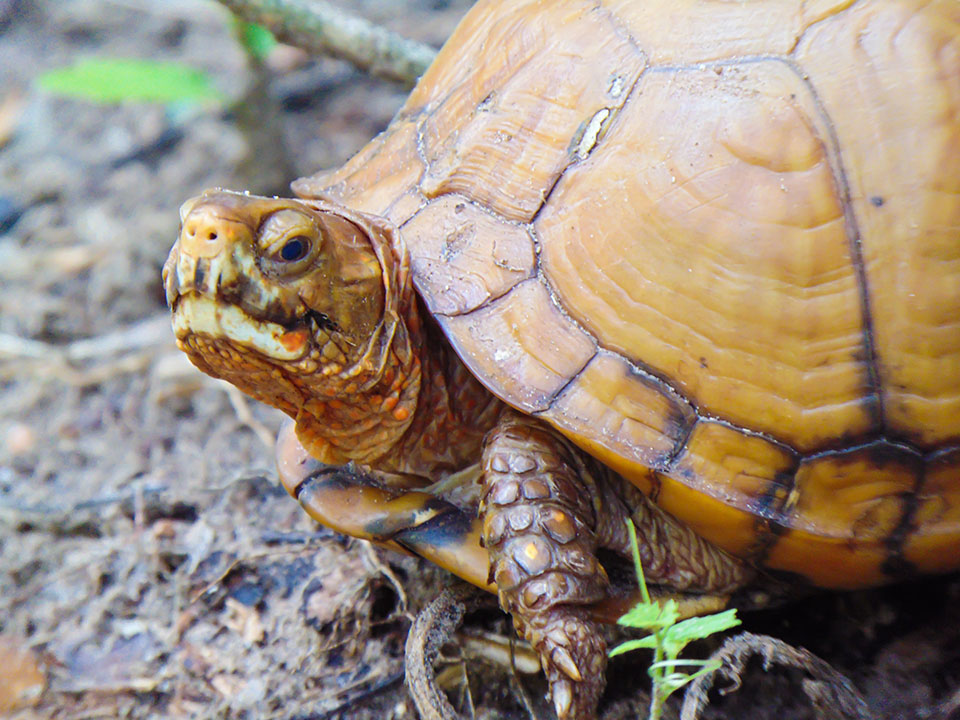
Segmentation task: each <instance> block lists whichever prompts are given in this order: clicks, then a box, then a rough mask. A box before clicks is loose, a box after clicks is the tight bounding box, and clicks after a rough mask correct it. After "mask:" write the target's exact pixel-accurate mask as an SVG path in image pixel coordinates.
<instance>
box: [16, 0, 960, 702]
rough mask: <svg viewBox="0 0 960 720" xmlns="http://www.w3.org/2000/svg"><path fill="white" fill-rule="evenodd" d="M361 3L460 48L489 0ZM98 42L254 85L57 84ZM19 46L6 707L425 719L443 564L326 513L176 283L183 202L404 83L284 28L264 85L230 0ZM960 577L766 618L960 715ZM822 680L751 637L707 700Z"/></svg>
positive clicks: (389, 97) (631, 681)
mask: <svg viewBox="0 0 960 720" xmlns="http://www.w3.org/2000/svg"><path fill="white" fill-rule="evenodd" d="M342 4H343V5H344V6H345V7H349V8H351V9H353V10H354V11H358V12H361V13H363V14H365V15H366V16H368V17H370V18H372V19H374V20H376V21H378V22H382V23H383V24H385V25H388V26H390V27H392V28H394V29H396V30H398V31H400V32H402V33H403V34H406V35H408V36H410V37H415V38H418V39H422V40H425V41H427V42H431V43H433V44H435V45H439V43H440V42H442V40H443V38H444V37H446V35H447V34H448V33H449V31H450V29H451V28H452V27H453V24H454V23H455V22H456V20H457V19H458V18H459V16H460V15H461V14H462V13H463V12H464V10H465V8H466V6H468V5H469V2H467V0H458V1H454V2H445V1H444V0H432V1H431V0H407V2H405V3H403V4H401V3H400V2H397V1H395V0H394V1H391V0H364V1H363V2H357V1H356V0H354V1H352V2H351V1H349V0H343V3H342ZM86 56H104V57H106V56H109V57H141V58H151V59H160V60H174V61H177V62H182V63H186V64H189V65H192V66H195V67H198V68H202V69H204V70H206V71H207V72H209V73H210V74H211V75H212V76H213V77H214V78H215V79H216V83H217V86H218V88H219V89H220V90H221V91H222V92H223V93H224V94H225V96H226V97H227V98H228V100H227V101H225V102H223V103H220V104H210V105H206V106H197V105H194V106H190V107H182V106H168V107H164V106H159V105H148V104H132V103H131V104H124V105H122V106H103V105H95V104H92V103H88V102H84V101H81V100H73V99H66V98H60V97H55V96H53V95H51V94H49V93H47V92H44V91H42V90H40V89H39V88H38V86H37V83H36V79H37V77H38V76H39V75H40V74H42V73H43V72H44V71H46V70H49V69H52V68H56V67H60V66H63V65H65V64H69V63H71V62H73V61H74V60H75V59H77V58H80V57H86ZM0 58H2V61H0V383H2V384H0V715H2V714H3V712H4V710H5V709H9V704H10V703H11V702H12V700H11V698H13V697H19V698H20V702H21V704H27V705H30V706H28V707H26V708H22V709H20V710H15V711H11V714H10V716H11V717H16V718H33V717H38V718H87V717H120V716H123V717H132V718H146V717H157V716H163V717H229V718H273V717H279V718H307V717H314V718H320V717H350V718H374V717H375V718H381V719H382V718H406V717H413V714H414V713H413V708H412V704H411V701H410V700H409V698H408V696H407V694H406V691H405V690H404V688H403V685H402V680H401V677H402V671H403V643H404V639H405V636H406V631H407V629H408V628H409V625H410V617H411V613H414V612H415V611H416V610H417V609H418V608H419V607H420V606H422V604H423V603H424V601H425V600H426V599H429V597H431V596H432V595H433V594H434V593H435V592H436V591H438V590H439V589H440V588H441V587H442V586H443V584H444V582H445V578H444V576H443V574H442V573H440V572H437V571H435V570H432V569H431V568H429V567H427V566H425V565H423V564H420V563H418V562H416V561H414V560H412V559H409V558H401V557H399V556H395V555H392V554H390V553H387V552H384V551H379V550H374V549H373V548H372V547H371V546H369V545H368V544H366V543H363V542H357V541H353V540H349V539H346V538H342V537H339V536H336V535H334V534H333V533H330V532H327V531H324V530H321V529H318V528H317V527H316V526H315V525H314V524H313V523H312V522H311V521H309V519H308V518H307V517H306V516H305V515H303V514H302V513H301V511H300V510H299V507H298V506H297V504H296V503H295V502H294V501H293V500H291V499H290V498H288V497H287V496H286V494H285V493H284V492H283V491H282V490H281V489H279V488H278V485H277V483H276V481H275V475H274V470H273V468H272V461H271V448H270V447H269V446H270V441H271V440H270V439H271V436H272V435H273V433H274V431H275V429H276V427H277V426H278V423H279V419H280V418H279V415H278V413H276V412H274V411H272V410H270V409H268V408H265V407H262V406H259V405H257V404H255V403H253V402H248V401H246V400H244V399H243V398H242V397H240V396H239V395H238V394H236V393H235V392H233V391H231V390H230V389H229V388H227V387H226V386H225V385H223V384H221V383H219V382H217V381H214V380H211V379H208V378H206V377H204V376H202V375H201V374H200V373H198V372H196V371H195V370H193V368H192V367H190V366H189V364H187V363H186V361H185V360H184V358H183V357H181V355H180V353H178V351H177V350H176V349H175V348H174V346H173V342H172V337H171V334H170V332H169V328H168V322H167V317H166V311H165V307H164V304H163V293H162V290H161V287H160V282H159V272H160V266H161V264H162V262H163V260H164V258H165V256H166V253H167V251H168V249H169V247H170V245H171V243H172V241H173V239H174V235H175V232H176V229H177V222H178V218H177V212H176V210H177V207H178V206H179V204H180V203H181V202H182V201H183V200H184V199H186V198H188V197H190V196H192V195H194V194H196V193H197V192H199V191H201V190H203V189H204V188H207V187H211V186H225V187H232V188H247V189H250V190H254V191H261V192H264V191H267V192H271V191H274V190H277V189H278V188H279V187H280V186H282V184H283V183H284V182H285V181H287V180H289V179H291V178H292V177H296V176H297V175H300V174H307V173H310V172H313V171H314V170H316V169H317V168H320V167H328V166H331V165H335V164H337V163H339V162H342V161H343V160H344V159H345V158H347V157H349V156H350V155H351V154H352V153H353V152H355V151H356V150H357V149H358V148H359V147H360V146H361V145H362V144H363V143H364V142H365V141H366V140H368V139H369V138H370V137H372V136H373V135H374V134H375V133H376V132H378V131H379V130H381V129H382V128H383V127H385V126H386V124H387V122H388V121H389V119H390V117H391V116H392V114H393V113H394V112H395V111H396V109H397V108H398V107H399V105H400V103H401V102H402V100H403V98H404V95H405V91H404V90H403V89H402V88H398V87H396V86H394V85H390V84H388V83H385V82H380V81H376V80H372V79H370V78H368V77H365V76H364V75H363V74H361V73H359V72H357V71H355V70H353V69H352V68H350V67H348V66H346V65H344V64H342V63H339V62H335V61H332V60H322V61H315V62H309V61H307V59H306V58H304V57H302V56H300V55H298V53H297V52H296V51H293V50H292V49H289V48H281V49H279V50H278V51H276V52H275V53H274V55H273V56H272V57H271V58H270V65H271V70H270V74H269V78H268V83H267V86H266V88H267V89H266V94H260V95H256V96H253V95H249V93H256V92H257V88H256V83H255V82H254V80H255V78H254V74H253V73H252V72H251V70H250V68H249V67H248V64H247V61H246V59H245V56H244V54H243V52H242V50H241V49H240V47H239V46H238V44H237V42H236V41H235V39H234V37H233V35H232V31H231V27H230V25H229V23H228V20H227V14H226V13H225V12H224V11H223V10H222V9H221V8H220V7H219V6H217V5H216V4H215V3H213V2H207V1H205V0H167V1H165V2H151V1H149V0H38V1H36V2H29V1H28V0H19V1H18V0H0ZM245 99H246V102H244V100H245ZM271 108H272V111H271ZM251 111H252V112H251ZM284 146H285V147H287V148H291V149H293V150H295V151H294V152H289V153H287V154H286V155H285V154H284V153H282V152H280V151H279V150H278V148H282V147H284ZM958 600H960V582H958V581H957V580H956V579H955V578H954V579H949V578H948V579H934V580H926V581H923V582H919V583H915V584H911V585H904V586H901V587H897V588H892V589H887V590H883V591H876V592H871V593H858V594H850V595H820V596H814V597H811V598H808V599H806V600H803V601H800V602H798V603H795V604H794V605H792V606H790V607H787V608H781V609H779V610H776V611H768V612H765V613H755V614H752V615H750V616H748V617H747V618H745V624H746V626H747V627H749V629H751V630H753V631H755V632H766V633H769V634H771V635H773V636H775V637H778V638H780V639H782V640H784V641H786V642H789V643H791V644H794V645H798V646H804V647H806V648H807V649H809V650H810V651H812V652H814V653H816V654H817V655H819V656H820V657H822V658H823V659H825V660H826V661H827V662H829V663H830V664H831V665H833V666H834V668H836V669H837V670H839V671H840V672H843V673H844V674H845V675H847V676H848V677H849V678H850V679H851V680H852V681H853V683H854V684H855V685H856V686H857V687H858V688H859V689H860V691H861V692H862V693H863V694H864V695H865V697H866V698H867V701H868V702H869V704H870V706H871V708H872V710H871V712H873V713H874V715H875V717H877V718H891V719H892V718H918V719H919V718H941V719H946V718H960V710H958V707H960V619H958V613H957V612H956V608H957V605H958ZM468 622H470V623H471V624H473V625H475V626H477V625H483V626H484V627H485V628H487V629H490V628H493V629H495V630H499V631H501V632H505V631H506V628H507V627H508V625H507V623H505V622H504V621H503V620H502V618H499V617H498V616H497V615H495V614H491V613H481V614H480V615H474V616H472V618H471V619H469V620H468ZM713 647H714V646H706V645H705V646H703V647H700V648H696V650H698V651H699V653H700V654H701V655H703V654H707V653H708V652H709V651H710V650H712V649H713ZM645 660H646V658H644V657H641V656H636V657H633V658H630V657H628V658H626V659H625V660H621V661H618V662H616V663H614V664H613V666H612V668H611V674H610V677H611V689H610V692H609V693H608V700H607V702H608V704H610V705H611V706H616V703H617V702H618V701H622V700H623V699H624V698H626V697H628V696H629V695H631V694H632V693H633V692H634V691H635V689H637V688H640V687H642V686H643V679H642V678H643V677H644V665H643V663H644V661H645ZM454 667H456V666H454ZM479 667H480V665H479V664H478V663H470V664H468V666H467V673H468V676H469V678H470V680H469V683H470V688H471V689H472V691H473V694H474V700H475V702H477V704H478V709H477V715H478V716H489V717H523V716H524V715H523V713H522V710H521V705H520V702H519V701H518V700H517V699H516V697H515V695H514V693H513V692H512V691H511V689H510V687H511V683H512V682H513V681H512V680H511V679H510V676H509V673H507V672H505V671H502V670H497V671H489V672H488V671H487V670H482V671H478V670H477V668H479ZM4 668H7V669H6V670H4ZM478 672H479V673H480V674H478ZM803 680H804V678H803V673H802V672H800V671H797V670H789V669H780V668H773V667H771V668H770V669H769V670H766V669H765V668H764V665H763V663H762V662H759V661H755V662H752V663H751V664H749V665H748V667H747V669H746V671H745V674H744V676H743V678H742V687H741V688H740V690H739V691H738V692H735V693H731V694H729V695H726V696H721V695H720V694H719V693H717V692H716V691H714V692H713V693H712V694H711V695H710V696H709V705H708V708H707V710H706V711H705V713H704V714H703V717H710V718H741V717H743V718H746V717H750V718H779V720H786V719H792V718H798V719H799V718H808V717H810V718H812V717H818V716H817V715H814V714H813V711H812V710H810V703H809V702H808V700H807V695H805V694H804V691H803V686H804V685H803V682H802V681H803ZM524 683H525V684H527V685H528V686H529V687H530V688H531V689H530V694H531V695H532V696H534V697H535V698H536V696H537V695H538V693H540V692H542V688H541V687H540V686H538V685H537V682H536V681H535V680H531V679H524ZM717 684H718V685H721V686H722V685H723V681H718V683H717ZM4 703H7V705H4ZM31 703H32V705H31ZM484 708H486V709H484ZM634 716H635V717H636V716H637V715H634ZM821 716H822V717H829V716H830V715H829V713H828V714H827V715H821Z"/></svg>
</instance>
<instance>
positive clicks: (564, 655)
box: [550, 647, 583, 682]
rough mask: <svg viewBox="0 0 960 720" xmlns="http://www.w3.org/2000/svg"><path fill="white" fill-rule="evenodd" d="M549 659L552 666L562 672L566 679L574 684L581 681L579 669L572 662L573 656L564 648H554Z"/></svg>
mask: <svg viewBox="0 0 960 720" xmlns="http://www.w3.org/2000/svg"><path fill="white" fill-rule="evenodd" d="M550 659H551V660H552V661H553V664H554V665H556V666H557V667H558V668H560V669H561V670H563V673H564V674H565V675H566V676H567V677H568V678H570V679H571V680H573V681H575V682H582V681H583V675H581V674H580V669H579V668H578V667H577V663H576V662H574V660H573V656H572V655H571V654H570V651H569V650H567V649H566V648H565V647H556V648H554V649H553V652H552V653H551V654H550Z"/></svg>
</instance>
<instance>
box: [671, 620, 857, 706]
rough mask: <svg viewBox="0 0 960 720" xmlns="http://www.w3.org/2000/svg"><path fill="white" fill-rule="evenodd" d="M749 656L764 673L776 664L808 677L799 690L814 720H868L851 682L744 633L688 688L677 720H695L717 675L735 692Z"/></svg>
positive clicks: (813, 659) (805, 656)
mask: <svg viewBox="0 0 960 720" xmlns="http://www.w3.org/2000/svg"><path fill="white" fill-rule="evenodd" d="M753 655H759V656H760V657H762V658H763V667H764V670H767V669H769V668H770V667H771V666H772V665H774V664H778V665H783V666H785V667H790V668H797V669H799V670H803V671H804V672H806V673H807V674H808V675H809V676H810V677H808V678H806V679H804V681H803V691H804V692H805V693H806V695H807V697H808V698H809V699H810V704H811V705H812V706H813V709H814V714H815V715H816V717H817V718H821V719H822V720H870V718H871V717H872V715H871V714H870V710H869V708H868V707H867V703H866V701H864V699H863V697H862V696H861V695H860V693H859V692H857V690H856V688H855V687H854V686H853V683H851V682H850V680H848V679H847V678H846V677H845V676H843V675H841V674H840V673H839V672H837V671H836V670H834V669H833V668H832V667H831V666H830V665H828V664H827V663H826V662H824V661H823V660H821V659H820V658H818V657H817V656H816V655H813V654H811V653H809V652H807V651H806V650H804V649H803V648H795V647H793V646H792V645H788V644H787V643H785V642H783V641H781V640H777V639H776V638H772V637H769V636H767V635H754V634H752V633H746V632H745V633H741V634H739V635H737V636H735V637H732V638H730V639H729V640H727V641H726V642H725V643H724V644H723V645H722V646H721V647H720V649H719V650H717V651H716V652H715V653H714V654H713V655H712V656H711V658H710V659H711V660H719V661H720V662H721V663H723V664H722V665H721V666H720V667H719V668H718V669H717V670H715V671H714V672H711V673H708V674H706V675H703V676H701V677H700V678H698V679H697V680H695V681H694V682H693V684H691V685H690V688H689V689H688V690H687V692H686V694H685V696H684V699H683V707H682V709H681V711H680V720H698V718H699V717H700V714H701V713H702V712H703V710H704V708H706V706H707V705H708V704H709V702H710V700H709V697H708V693H709V692H710V688H711V687H713V684H714V680H715V678H716V676H717V674H718V673H719V674H721V675H722V676H723V677H725V678H726V679H728V680H729V681H730V683H731V687H730V688H729V690H728V692H729V691H733V690H737V689H739V687H740V683H741V675H742V673H743V670H744V668H745V667H746V665H747V661H748V660H749V659H750V658H751V657H752V656H753Z"/></svg>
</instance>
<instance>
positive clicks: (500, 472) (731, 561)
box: [480, 411, 752, 720]
mask: <svg viewBox="0 0 960 720" xmlns="http://www.w3.org/2000/svg"><path fill="white" fill-rule="evenodd" d="M482 468H483V476H482V478H483V479H482V482H483V496H482V501H481V505H480V515H481V518H482V519H483V542H484V546H485V547H486V548H487V550H488V551H489V553H490V577H489V579H490V580H491V581H495V582H496V585H497V591H498V595H499V599H500V606H501V607H502V608H503V609H504V610H505V611H506V612H509V613H510V614H511V615H512V616H513V619H514V625H515V627H516V629H517V632H518V633H519V634H520V635H521V636H522V637H523V638H525V639H526V640H527V641H529V642H530V644H531V645H532V646H533V647H534V649H535V650H536V651H537V652H538V653H539V655H540V658H541V664H542V665H543V667H544V671H545V672H546V675H547V679H548V680H549V682H550V691H551V695H552V699H553V704H554V707H555V708H556V711H557V716H558V717H559V718H561V720H564V719H574V718H576V719H577V720H586V719H588V718H593V717H595V714H596V706H597V701H598V700H599V697H600V694H601V693H602V691H603V684H604V680H603V674H604V669H605V667H606V658H607V654H606V652H607V648H606V643H605V641H604V639H603V636H602V634H601V633H600V629H599V625H598V623H597V621H596V619H595V617H596V613H595V612H593V610H595V607H594V608H590V607H589V606H590V605H591V604H593V605H594V606H596V603H598V602H599V601H602V600H604V599H605V598H607V597H608V594H609V590H610V581H609V579H608V578H607V574H606V572H605V571H604V569H603V567H602V566H601V565H600V564H599V562H598V561H597V558H596V555H595V552H596V550H597V548H598V547H604V548H609V549H612V550H615V551H617V552H619V553H621V554H624V555H626V556H628V557H629V554H630V550H629V547H630V546H629V536H628V534H627V528H626V522H625V521H626V520H627V518H631V519H633V521H634V523H635V524H636V526H637V531H638V536H639V541H640V546H641V548H642V549H641V554H642V555H643V559H644V566H645V568H647V569H648V573H647V576H648V579H649V580H650V581H651V582H657V583H663V584H665V585H667V586H671V587H673V588H675V589H682V590H693V591H697V592H702V593H706V595H704V596H701V597H702V599H703V600H705V601H706V602H705V603H702V604H701V607H711V608H714V607H716V606H721V605H723V604H725V603H726V599H727V598H726V597H724V596H722V594H723V593H727V592H730V591H731V590H733V589H735V588H737V587H740V586H741V585H743V584H744V583H745V582H747V581H748V580H749V579H750V577H751V576H752V571H751V570H750V569H749V568H748V567H746V566H745V565H743V563H741V562H740V561H738V560H736V559H735V558H732V557H730V556H728V555H727V554H726V553H724V552H723V551H721V550H719V549H718V548H716V547H714V546H712V545H710V544H709V543H707V542H705V541H704V540H703V539H701V538H699V537H698V536H697V535H696V534H694V533H693V532H691V531H690V530H689V529H688V528H685V527H684V526H683V525H681V524H680V523H678V522H677V521H676V520H675V519H673V518H672V517H671V516H669V515H667V514H666V513H664V512H663V511H662V510H660V509H659V508H657V507H656V506H655V505H654V504H653V503H651V502H650V501H649V500H648V499H647V498H646V497H644V496H643V495H642V493H640V492H639V491H637V490H636V489H635V488H634V487H633V486H632V485H630V484H629V483H628V482H627V481H625V480H624V479H623V478H621V477H620V476H619V475H617V474H616V473H614V472H612V471H611V470H609V469H608V468H606V467H604V466H603V465H601V464H599V463H597V462H596V461H594V460H593V459H592V458H590V457H589V456H587V455H586V454H585V453H583V452H581V451H580V450H579V449H577V448H576V447H575V446H574V445H573V444H572V443H571V442H570V441H569V440H567V439H566V438H564V437H563V436H562V435H561V434H560V433H558V432H557V431H556V430H554V429H552V428H550V427H549V426H547V425H545V424H544V423H542V422H540V421H538V420H537V419H535V418H532V417H529V416H526V415H521V414H519V413H516V412H512V411H511V412H507V413H505V414H504V415H503V417H502V419H501V420H500V422H499V424H498V425H497V427H495V428H494V429H493V430H492V431H491V432H490V434H489V435H488V436H487V439H486V442H485V445H484V451H483V464H482ZM712 601H715V602H712Z"/></svg>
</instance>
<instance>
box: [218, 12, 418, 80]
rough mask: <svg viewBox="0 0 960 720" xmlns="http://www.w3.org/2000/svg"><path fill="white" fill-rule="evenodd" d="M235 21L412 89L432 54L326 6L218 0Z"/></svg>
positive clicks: (381, 29) (413, 43) (401, 38)
mask: <svg viewBox="0 0 960 720" xmlns="http://www.w3.org/2000/svg"><path fill="white" fill-rule="evenodd" d="M220 2H221V4H223V5H225V6H226V7H228V8H229V9H230V10H232V11H233V12H234V13H235V14H236V15H237V16H238V17H240V18H242V19H243V20H245V21H247V22H251V23H257V24H260V25H263V26H265V27H266V28H268V29H269V30H270V31H271V32H272V33H273V34H274V35H276V37H277V38H278V39H279V40H281V41H283V42H285V43H289V44H290V45H296V46H297V47H300V48H303V49H304V50H306V51H308V52H310V53H312V54H315V55H331V56H333V57H336V58H340V59H342V60H346V61H348V62H350V63H353V64H354V65H356V66H357V67H358V68H360V69H361V70H365V71H367V72H369V73H370V74H372V75H376V76H377V77H380V78H384V79H385V80H392V81H394V82H399V83H403V84H404V85H408V86H411V85H413V84H414V83H415V82H416V81H417V78H419V77H420V76H421V75H423V73H424V71H425V70H426V69H427V67H428V66H429V65H430V63H431V62H433V58H434V56H435V55H436V54H437V53H436V50H434V49H433V48H432V47H430V46H429V45H424V44H422V43H418V42H415V41H413V40H408V39H407V38H404V37H401V36H400V35H398V34H396V33H394V32H391V31H389V30H386V29H384V28H381V27H377V26H376V25H373V24H372V23H370V22H368V21H367V20H364V19H363V18H360V17H357V16H355V15H351V14H349V13H347V12H344V11H343V10H340V9H339V8H336V7H334V6H332V5H329V4H328V3H325V2H320V1H315V2H311V3H306V2H303V0H220Z"/></svg>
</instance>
